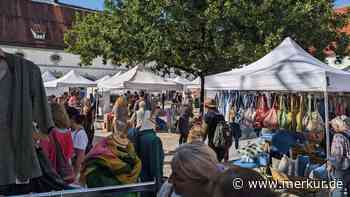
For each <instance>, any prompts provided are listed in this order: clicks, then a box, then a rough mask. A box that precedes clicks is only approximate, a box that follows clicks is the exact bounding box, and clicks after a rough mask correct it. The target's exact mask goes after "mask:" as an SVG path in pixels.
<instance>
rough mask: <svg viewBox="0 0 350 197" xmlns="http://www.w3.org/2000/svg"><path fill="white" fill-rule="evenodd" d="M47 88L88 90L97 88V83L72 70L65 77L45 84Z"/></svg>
mask: <svg viewBox="0 0 350 197" xmlns="http://www.w3.org/2000/svg"><path fill="white" fill-rule="evenodd" d="M45 87H46V88H57V87H70V88H77V87H79V88H87V87H96V83H95V82H94V81H91V80H89V79H86V78H85V77H83V76H81V75H79V74H78V73H77V72H76V71H74V70H72V71H70V72H69V73H67V74H66V75H64V76H63V77H61V78H59V79H56V80H53V81H49V82H46V83H45Z"/></svg>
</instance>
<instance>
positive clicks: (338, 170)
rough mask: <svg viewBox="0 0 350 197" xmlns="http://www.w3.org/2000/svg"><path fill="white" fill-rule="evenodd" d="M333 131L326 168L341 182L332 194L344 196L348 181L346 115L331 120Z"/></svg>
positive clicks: (349, 152)
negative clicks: (340, 185)
mask: <svg viewBox="0 0 350 197" xmlns="http://www.w3.org/2000/svg"><path fill="white" fill-rule="evenodd" d="M331 125H332V127H333V129H334V131H335V134H334V137H333V141H332V145H331V157H330V158H329V161H328V168H329V169H328V170H329V172H330V174H331V175H332V177H333V178H334V179H337V180H340V181H342V182H343V187H342V188H336V190H335V191H334V192H333V194H332V196H334V197H335V196H346V194H345V189H347V191H348V192H349V191H350V190H349V183H350V141H349V139H350V119H349V118H348V117H347V116H338V117H336V118H334V119H333V120H332V121H331Z"/></svg>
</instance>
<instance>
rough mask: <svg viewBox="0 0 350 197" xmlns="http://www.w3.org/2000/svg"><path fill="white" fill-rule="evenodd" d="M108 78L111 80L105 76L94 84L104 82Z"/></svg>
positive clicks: (108, 77)
mask: <svg viewBox="0 0 350 197" xmlns="http://www.w3.org/2000/svg"><path fill="white" fill-rule="evenodd" d="M110 78H111V76H109V75H106V76H104V77H101V78H100V79H98V80H96V81H95V82H96V83H101V82H103V81H106V80H107V79H110Z"/></svg>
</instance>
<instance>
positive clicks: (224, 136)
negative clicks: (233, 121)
mask: <svg viewBox="0 0 350 197" xmlns="http://www.w3.org/2000/svg"><path fill="white" fill-rule="evenodd" d="M230 133H231V131H230V127H229V125H228V124H227V123H226V122H225V121H219V122H218V123H217V125H216V128H215V133H214V138H213V144H214V146H215V147H216V148H225V147H226V142H228V140H229V139H228V138H229V136H231V138H232V135H231V134H230Z"/></svg>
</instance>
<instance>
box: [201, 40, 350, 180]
mask: <svg viewBox="0 0 350 197" xmlns="http://www.w3.org/2000/svg"><path fill="white" fill-rule="evenodd" d="M349 81H350V74H349V73H348V72H345V71H342V70H339V69H336V68H333V67H331V66H328V65H327V64H325V63H323V62H321V61H319V60H317V59H316V58H314V57H313V56H312V55H310V54H308V53H307V52H306V51H304V50H303V49H302V48H301V47H300V46H299V45H298V44H297V43H296V42H294V41H293V40H292V39H291V38H286V39H285V40H284V41H283V42H282V43H281V44H280V45H279V46H278V47H276V48H275V49H274V50H272V51H271V52H270V53H269V54H267V55H266V56H264V57H263V58H261V59H260V60H258V61H256V62H254V63H252V64H250V65H248V66H246V67H243V68H241V69H234V70H231V71H228V72H225V73H220V74H217V75H211V76H208V77H206V78H205V89H206V90H216V91H219V93H218V94H217V95H216V97H217V100H218V102H219V110H220V111H221V112H223V113H224V114H227V113H229V111H230V110H231V109H232V108H231V106H230V103H234V106H235V109H233V110H232V111H234V113H235V114H234V117H235V120H234V121H235V122H238V123H240V124H241V125H242V126H243V127H252V128H263V129H267V130H287V131H295V132H287V134H288V135H289V134H291V133H292V134H293V137H291V138H289V139H294V140H296V141H297V142H298V143H300V142H301V141H302V139H300V138H299V137H298V136H300V135H299V134H301V133H303V132H306V133H308V134H307V138H309V139H307V140H310V139H312V138H317V139H321V137H320V136H317V132H319V133H320V132H321V133H322V134H325V142H326V146H325V147H326V151H325V152H326V155H327V156H329V152H330V150H329V149H330V131H329V115H330V112H333V113H334V114H335V115H341V114H344V113H345V110H344V109H345V108H346V107H347V106H346V105H347V103H346V102H347V100H348V97H347V95H346V94H344V93H347V92H350V86H349V85H348V82H349ZM228 100H229V101H228ZM226 116H227V117H226V119H229V117H228V115H226ZM312 131H317V132H314V133H315V135H316V136H311V133H313V132H312ZM280 133H283V131H281V132H280ZM294 134H295V135H294ZM301 136H304V137H305V135H301ZM277 137H278V138H282V139H283V138H287V137H286V136H284V135H282V136H277ZM271 138H272V139H271ZM287 139H288V138H287ZM274 140H276V136H274V137H273V136H272V137H271V136H270V140H269V141H270V142H271V141H274ZM277 141H278V140H277ZM290 141H292V140H289V142H290ZM276 144H279V145H281V144H282V145H285V144H286V143H284V142H278V143H276ZM292 146H294V144H291V145H290V146H289V147H287V148H285V150H290V147H292ZM249 147H250V146H247V147H245V149H246V150H244V151H242V152H243V153H242V154H243V155H249V154H251V153H252V152H253V153H258V152H259V150H258V151H257V150H256V147H259V146H258V145H256V144H255V145H254V147H255V149H254V150H249V149H250V148H249ZM307 149H308V147H303V150H307ZM260 150H261V148H260ZM295 151H297V150H294V152H295ZM299 151H300V150H299ZM308 152H309V153H305V152H304V153H302V154H300V158H301V159H305V158H306V157H307V158H308V159H306V160H311V159H312V158H313V156H315V154H314V153H316V150H309V151H308ZM284 153H285V154H289V156H290V157H291V158H292V159H295V158H293V157H294V156H292V153H287V152H286V151H285V152H284ZM284 153H283V154H284ZM299 153H300V152H299ZM305 154H310V155H306V156H305ZM294 155H298V154H294ZM302 156H305V158H303V157H302ZM324 161H325V160H323V162H324ZM301 174H302V173H299V174H297V175H298V176H299V175H301ZM294 175H295V174H294Z"/></svg>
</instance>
